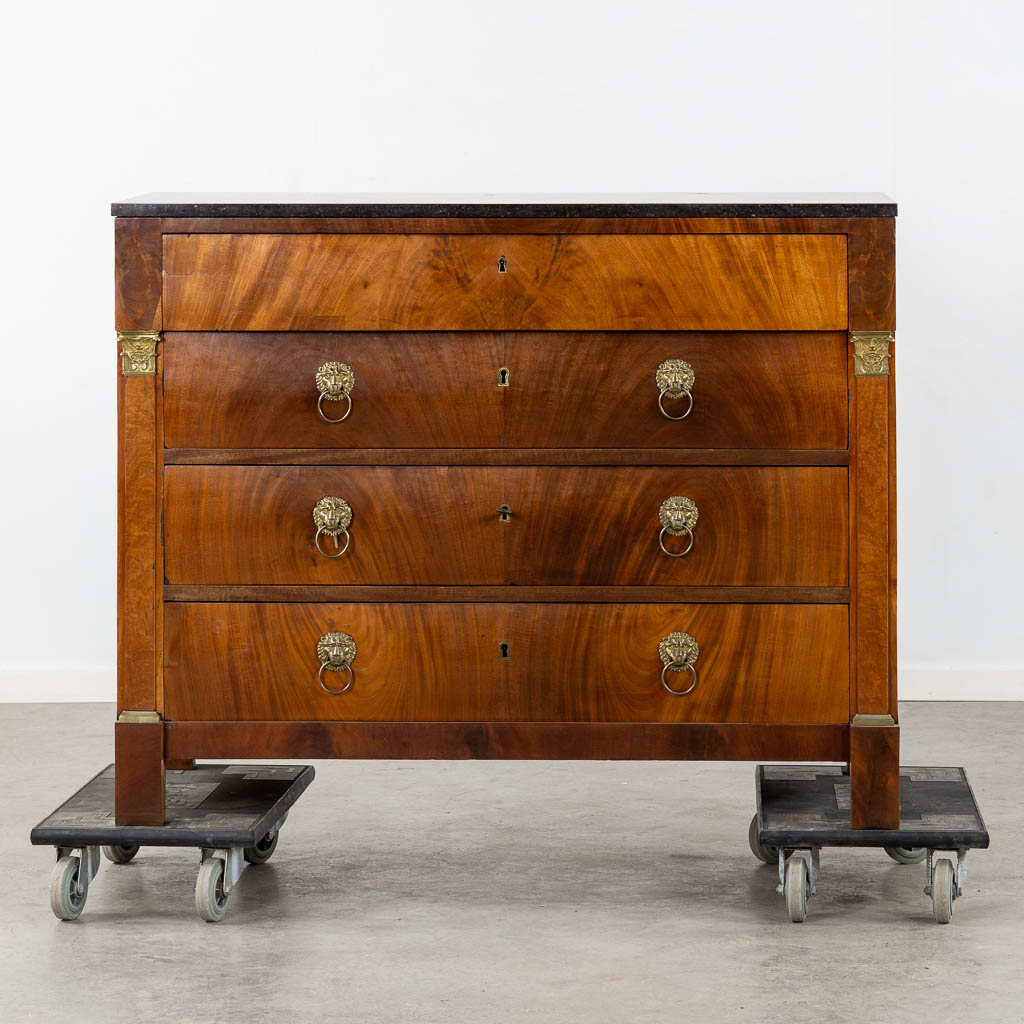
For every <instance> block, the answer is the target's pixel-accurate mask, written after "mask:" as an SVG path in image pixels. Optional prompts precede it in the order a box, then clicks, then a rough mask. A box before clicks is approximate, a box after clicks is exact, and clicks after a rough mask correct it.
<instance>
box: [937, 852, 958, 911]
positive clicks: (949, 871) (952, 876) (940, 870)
mask: <svg viewBox="0 0 1024 1024" xmlns="http://www.w3.org/2000/svg"><path fill="white" fill-rule="evenodd" d="M955 902H956V872H955V871H954V869H953V862H952V861H951V860H949V859H948V858H946V857H943V858H942V860H940V861H936V862H935V867H934V868H932V911H933V912H934V913H935V920H936V921H937V922H938V923H939V924H949V922H950V921H952V920H953V906H954V904H955Z"/></svg>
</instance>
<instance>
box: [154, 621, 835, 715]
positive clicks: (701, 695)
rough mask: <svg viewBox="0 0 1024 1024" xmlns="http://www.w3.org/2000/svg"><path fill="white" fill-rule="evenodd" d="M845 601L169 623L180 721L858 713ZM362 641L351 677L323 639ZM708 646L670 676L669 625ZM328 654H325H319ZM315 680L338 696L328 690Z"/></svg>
mask: <svg viewBox="0 0 1024 1024" xmlns="http://www.w3.org/2000/svg"><path fill="white" fill-rule="evenodd" d="M847 614H848V613H847V608H846V606H845V605H781V604H774V605H772V604H746V605H741V604H734V605H726V604H457V603H450V604H448V603H446V604H440V603H438V604H228V603H224V604H213V603H210V604H188V603H168V604H167V605H166V612H165V617H164V642H165V654H164V715H165V717H166V718H168V719H169V720H172V721H382V722H384V721H386V722H396V721H408V722H413V721H420V722H437V721H463V722H470V721H472V722H486V721H495V722H497V721H520V722H526V721H534V722H544V721H547V722H753V723H759V722H776V723H785V722H793V723H797V722H803V723H823V722H837V723H838V722H848V721H849V657H848V651H849V639H848V638H849V633H848V619H847ZM332 631H337V632H344V633H347V634H349V635H350V636H351V637H352V639H353V640H354V641H355V644H356V654H355V657H354V658H353V659H352V662H351V668H352V672H351V676H350V675H349V672H348V671H347V670H346V669H344V668H341V669H339V670H338V671H332V670H329V669H328V670H325V671H323V672H322V673H320V669H321V667H322V662H321V658H320V656H319V654H318V643H319V641H320V639H321V637H322V636H323V635H324V634H326V633H329V632H332ZM675 631H680V632H685V633H688V634H690V635H691V636H692V637H693V638H694V639H695V640H696V641H697V643H698V644H699V653H698V655H697V657H696V660H695V661H694V662H693V668H694V669H695V670H696V671H695V673H693V672H691V671H690V669H689V668H686V667H682V668H680V670H679V671H674V670H669V671H667V672H666V673H665V679H666V681H667V682H668V683H669V684H670V685H671V686H672V688H673V689H676V690H685V689H686V688H687V687H689V686H690V684H691V682H693V681H694V679H696V686H694V687H693V689H692V691H691V692H690V693H688V694H687V695H685V696H675V695H673V694H671V693H669V692H668V691H667V690H666V689H665V687H664V686H663V685H662V671H663V668H664V663H663V661H662V658H661V656H660V655H659V644H660V642H661V641H662V639H663V638H664V637H665V636H666V635H667V634H669V633H672V632H675ZM328 656H329V652H327V651H326V650H325V652H324V657H328ZM318 673H319V675H321V676H322V678H323V681H324V683H325V684H326V685H327V686H328V687H330V688H331V689H341V688H342V687H344V686H346V684H347V683H348V682H349V681H351V686H350V687H349V688H348V689H347V691H346V692H345V693H342V694H339V695H331V694H329V693H327V692H325V690H324V689H323V688H322V687H321V685H320V680H319V678H318Z"/></svg>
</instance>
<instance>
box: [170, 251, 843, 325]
mask: <svg viewBox="0 0 1024 1024" xmlns="http://www.w3.org/2000/svg"><path fill="white" fill-rule="evenodd" d="M163 273H164V292H163V317H164V327H165V329H166V330H172V331H176V330H192V331H201V330H210V331H251V330H256V331H292V330H324V331H331V330H345V331H349V330H479V329H491V330H512V329H531V328H533V329H538V330H711V331H730V330H766V331H775V330H782V331H784V330H833V331H835V330H845V329H846V326H847V308H846V292H847V257H846V236H845V235H767V234H749V235H743V234H709V235H564V236H559V235H355V234H353V235H270V234H267V235H256V234H239V235H231V234H220V235H218V234H190V235H165V236H164V239H163Z"/></svg>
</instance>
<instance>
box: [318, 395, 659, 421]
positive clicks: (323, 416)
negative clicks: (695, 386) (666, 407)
mask: <svg viewBox="0 0 1024 1024" xmlns="http://www.w3.org/2000/svg"><path fill="white" fill-rule="evenodd" d="M325 398H326V399H327V401H329V402H340V401H341V399H342V398H344V399H345V400H346V401H347V402H348V408H347V409H346V410H345V412H344V413H343V414H342V415H341V416H339V417H338V418H337V419H333V420H332V419H331V417H330V416H328V415H327V413H325V412H324V399H325ZM316 411H317V412H318V413H320V419H322V420H323V421H324V423H343V422H344V421H345V420H347V419H348V415H349V413H350V412H351V411H352V396H351V395H342V396H341V398H331V396H330V395H321V396H320V397H319V398H318V399H317V400H316ZM669 418H670V419H671V417H669Z"/></svg>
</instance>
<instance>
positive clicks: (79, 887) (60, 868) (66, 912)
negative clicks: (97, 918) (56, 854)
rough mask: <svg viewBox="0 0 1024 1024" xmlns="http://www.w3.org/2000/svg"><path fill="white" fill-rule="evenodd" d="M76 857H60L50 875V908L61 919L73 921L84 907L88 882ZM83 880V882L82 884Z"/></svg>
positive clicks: (87, 892) (87, 894)
mask: <svg viewBox="0 0 1024 1024" xmlns="http://www.w3.org/2000/svg"><path fill="white" fill-rule="evenodd" d="M83 873H84V872H83V868H82V862H81V861H80V860H79V859H78V858H77V857H68V856H65V857H61V858H60V859H59V860H58V861H57V863H56V864H55V865H54V866H53V874H52V875H51V876H50V909H51V910H52V911H53V913H54V916H55V917H57V918H59V919H60V920H61V921H75V920H77V919H78V918H79V917H81V915H82V911H83V910H84V909H85V901H86V899H88V896H89V882H88V881H87V880H85V879H84V878H83ZM83 881H84V884H83Z"/></svg>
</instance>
